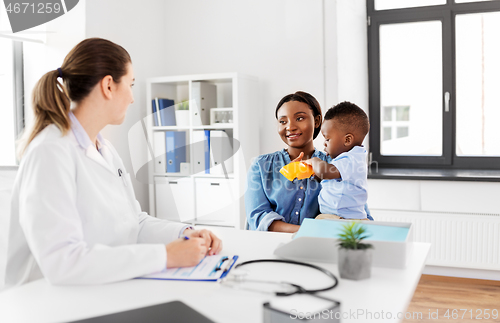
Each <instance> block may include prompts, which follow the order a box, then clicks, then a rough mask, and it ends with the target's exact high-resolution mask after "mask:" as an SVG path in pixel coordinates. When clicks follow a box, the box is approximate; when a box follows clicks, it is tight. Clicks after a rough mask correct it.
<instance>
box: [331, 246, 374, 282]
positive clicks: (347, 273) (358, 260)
mask: <svg viewBox="0 0 500 323" xmlns="http://www.w3.org/2000/svg"><path fill="white" fill-rule="evenodd" d="M372 250H373V249H357V250H354V249H344V248H339V258H338V261H339V273H340V277H341V278H345V279H352V280H361V279H366V278H370V274H371V268H372Z"/></svg>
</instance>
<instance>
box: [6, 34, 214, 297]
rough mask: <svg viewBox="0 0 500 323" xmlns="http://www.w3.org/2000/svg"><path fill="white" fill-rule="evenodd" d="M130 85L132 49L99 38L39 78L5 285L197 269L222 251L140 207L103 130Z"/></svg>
mask: <svg viewBox="0 0 500 323" xmlns="http://www.w3.org/2000/svg"><path fill="white" fill-rule="evenodd" d="M58 78H61V79H62V80H63V84H61V83H60V82H59V81H58ZM133 83H134V72H133V69H132V64H131V59H130V56H129V54H128V53H127V51H126V50H125V49H124V48H122V47H121V46H119V45H116V44H114V43H112V42H110V41H108V40H104V39H99V38H92V39H86V40H84V41H82V42H81V43H79V44H78V45H77V46H76V47H75V48H73V49H72V50H71V52H70V53H69V54H68V55H67V56H66V58H65V60H64V63H63V65H62V66H61V67H60V68H58V69H56V70H54V71H51V72H48V73H47V74H45V75H44V76H43V77H42V78H41V79H40V80H39V81H38V83H37V85H36V86H35V89H34V93H33V107H34V114H35V124H34V127H33V129H32V130H31V132H28V133H26V140H25V144H24V146H22V147H21V148H22V150H21V153H22V160H21V164H20V167H19V172H18V175H17V178H16V181H15V185H14V188H13V196H12V212H11V219H10V230H9V237H8V250H7V268H6V277H5V287H7V288H8V287H12V286H15V285H20V284H23V283H26V282H28V281H31V280H35V279H38V278H41V277H45V279H47V280H48V281H49V282H50V283H52V284H102V283H109V282H114V281H120V280H126V279H131V278H134V277H138V276H141V275H146V274H151V273H155V272H159V271H162V270H163V269H165V268H168V267H182V266H194V265H196V264H197V263H198V262H199V261H200V260H201V259H202V258H203V257H204V256H205V255H206V254H207V253H208V254H209V255H213V254H217V253H218V252H219V251H220V250H221V249H222V243H221V241H220V239H218V238H217V237H216V236H215V235H214V234H213V233H211V232H210V231H207V230H193V229H192V228H191V227H189V226H187V225H184V224H182V223H172V222H167V221H164V220H159V219H156V218H153V217H151V216H149V215H148V214H146V213H144V212H141V209H140V206H139V203H138V202H137V201H136V199H135V195H134V192H133V189H132V183H131V181H130V175H129V174H128V173H127V172H126V170H125V167H124V166H123V162H122V160H121V159H120V157H119V156H118V154H117V152H116V150H115V149H114V148H113V146H112V145H111V144H110V142H109V141H107V140H105V139H103V138H102V136H101V135H100V134H99V132H100V131H101V129H103V128H104V127H105V126H106V125H108V124H111V125H118V124H121V123H122V122H123V120H124V118H125V113H126V111H127V108H128V106H129V105H130V104H131V103H132V102H133V101H134V99H133V95H132V86H133ZM70 104H71V107H72V109H71V110H70ZM183 235H185V236H187V237H189V238H190V239H183V238H181V237H183Z"/></svg>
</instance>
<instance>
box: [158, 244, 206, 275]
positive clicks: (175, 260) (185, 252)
mask: <svg viewBox="0 0 500 323" xmlns="http://www.w3.org/2000/svg"><path fill="white" fill-rule="evenodd" d="M165 247H166V249H167V268H176V267H192V266H196V265H197V264H198V263H199V262H200V261H201V260H202V259H203V258H204V257H205V255H206V254H207V251H208V245H207V244H206V242H205V240H204V239H202V238H190V239H189V240H184V239H177V240H174V241H172V242H171V243H169V244H168V245H166V246H165Z"/></svg>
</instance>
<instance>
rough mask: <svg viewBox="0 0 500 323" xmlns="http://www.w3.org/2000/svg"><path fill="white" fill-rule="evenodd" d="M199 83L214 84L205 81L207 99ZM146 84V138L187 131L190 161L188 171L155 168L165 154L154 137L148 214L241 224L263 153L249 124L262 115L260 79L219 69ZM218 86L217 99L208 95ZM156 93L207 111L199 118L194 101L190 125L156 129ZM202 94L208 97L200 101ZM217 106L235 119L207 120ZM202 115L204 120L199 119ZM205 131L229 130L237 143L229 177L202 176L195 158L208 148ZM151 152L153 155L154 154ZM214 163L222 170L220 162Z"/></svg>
mask: <svg viewBox="0 0 500 323" xmlns="http://www.w3.org/2000/svg"><path fill="white" fill-rule="evenodd" d="M197 82H201V83H208V84H210V85H203V88H204V90H203V91H205V92H204V93H205V94H203V95H204V97H201V94H200V93H201V90H200V89H201V86H202V85H200V84H198V83H197ZM146 84H147V88H146V100H147V102H146V103H147V104H146V115H148V118H147V121H146V128H147V129H146V130H147V133H148V136H147V137H148V138H153V137H155V138H160V139H157V142H161V141H160V140H161V137H162V136H160V135H159V134H158V133H159V132H163V131H186V162H188V163H190V170H189V172H190V173H189V174H187V173H167V172H161V170H163V168H162V167H161V169H158V168H157V171H160V172H155V166H156V167H158V165H159V164H158V162H156V160H159V162H160V165H162V164H161V163H162V162H165V161H164V159H163V160H162V159H161V158H162V157H161V156H163V154H162V152H161V149H158V148H160V146H155V141H154V140H152V143H151V145H152V148H153V152H154V154H155V156H153V157H154V158H155V162H154V163H149V166H148V174H149V176H150V177H149V178H150V180H151V181H150V183H151V184H150V189H149V192H150V193H149V195H150V196H149V211H150V214H151V215H153V216H157V217H159V218H164V219H167V220H173V221H179V219H180V220H182V219H189V218H192V219H194V220H192V221H185V223H192V224H193V223H194V224H199V225H213V226H229V227H236V228H243V226H244V223H245V220H244V218H245V207H244V203H243V200H242V198H241V197H242V196H244V191H245V179H246V176H247V170H248V168H249V167H250V164H251V159H252V158H253V157H256V156H258V155H259V134H258V133H257V134H256V133H255V132H254V130H255V129H254V128H253V127H252V126H251V125H252V124H257V122H258V121H257V118H258V116H259V115H260V113H259V111H258V107H261V106H262V104H261V103H260V101H259V97H260V96H259V94H258V89H259V86H258V83H257V79H256V78H254V77H249V76H244V75H241V74H238V73H221V74H208V75H207V74H205V75H202V74H200V75H181V76H166V77H156V78H150V79H148V80H147V82H146ZM214 87H215V88H216V94H215V95H216V99H215V100H214V96H213V95H210V94H207V93H213V91H214V90H213V89H214ZM155 97H161V98H169V99H171V100H174V101H175V103H178V102H182V101H184V100H196V102H198V105H200V103H199V102H204V108H203V105H200V107H202V111H204V112H203V115H201V116H200V115H198V111H196V110H192V109H194V108H195V107H196V106H197V105H194V104H193V105H190V108H191V109H190V110H189V112H190V113H189V124H188V125H187V126H162V127H155V126H154V124H153V118H152V117H151V111H152V104H151V102H152V100H153V99H154V98H155ZM200 97H201V98H202V99H204V100H205V101H200V100H201V99H200ZM200 107H198V108H200ZM217 107H221V108H217ZM213 108H215V109H219V111H222V112H224V111H232V118H233V119H232V120H233V122H232V123H216V124H205V123H210V120H211V119H210V118H209V119H210V120H208V121H207V120H206V113H207V109H208V110H210V109H213ZM203 109H204V110H203ZM214 112H215V111H214ZM200 114H201V112H200ZM199 117H201V122H200V121H199V120H198V119H197V118H199ZM222 120H229V119H222ZM202 130H226V134H227V136H228V137H229V138H230V139H232V140H234V142H235V143H237V144H236V145H234V147H233V148H234V149H236V151H233V153H234V155H233V156H232V157H231V158H230V159H231V160H232V165H233V167H232V170H231V171H232V172H231V173H230V174H227V177H226V175H224V174H204V173H203V172H202V171H201V170H202V167H201V164H200V160H197V157H199V156H200V150H199V149H204V146H203V145H200V144H199V141H200V137H201V136H199V133H198V131H202ZM214 136H216V135H215V134H214ZM155 148H156V149H155ZM202 152H203V151H202ZM147 153H148V155H147V156H148V158H149V159H150V158H151V156H150V152H149V151H148V152H147ZM163 153H165V152H164V151H163ZM195 163H196V165H195ZM228 165H229V164H228ZM216 167H218V168H219V169H218V170H217V172H219V171H220V165H217V166H216ZM229 167H230V165H229ZM200 171H201V172H200Z"/></svg>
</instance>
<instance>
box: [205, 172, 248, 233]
mask: <svg viewBox="0 0 500 323" xmlns="http://www.w3.org/2000/svg"><path fill="white" fill-rule="evenodd" d="M195 186H196V222H197V223H202V224H222V225H232V224H234V222H235V221H234V220H235V217H236V216H238V214H237V213H236V212H237V200H236V196H237V194H236V193H237V191H236V184H235V180H234V179H219V178H218V179H211V178H196V179H195Z"/></svg>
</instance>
